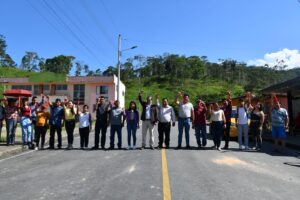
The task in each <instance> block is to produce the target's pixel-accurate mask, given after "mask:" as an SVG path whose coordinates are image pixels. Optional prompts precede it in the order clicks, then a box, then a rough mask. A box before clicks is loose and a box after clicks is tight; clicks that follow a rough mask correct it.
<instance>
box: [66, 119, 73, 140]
mask: <svg viewBox="0 0 300 200" xmlns="http://www.w3.org/2000/svg"><path fill="white" fill-rule="evenodd" d="M65 122H66V123H65V127H66V131H67V135H68V144H69V145H72V144H73V140H74V129H75V123H76V122H75V119H74V120H66V121H65Z"/></svg>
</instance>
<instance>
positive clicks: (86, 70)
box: [83, 65, 90, 74]
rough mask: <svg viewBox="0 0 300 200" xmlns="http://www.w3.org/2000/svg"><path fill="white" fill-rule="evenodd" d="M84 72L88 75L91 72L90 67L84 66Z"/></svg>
mask: <svg viewBox="0 0 300 200" xmlns="http://www.w3.org/2000/svg"><path fill="white" fill-rule="evenodd" d="M83 71H84V73H85V74H88V73H89V71H90V67H89V66H88V65H84V66H83Z"/></svg>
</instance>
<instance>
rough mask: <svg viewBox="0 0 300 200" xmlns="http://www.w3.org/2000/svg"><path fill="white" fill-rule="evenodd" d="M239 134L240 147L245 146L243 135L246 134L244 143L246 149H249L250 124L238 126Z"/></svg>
mask: <svg viewBox="0 0 300 200" xmlns="http://www.w3.org/2000/svg"><path fill="white" fill-rule="evenodd" d="M238 133H239V136H238V137H239V145H240V147H241V146H242V145H243V133H244V140H245V141H244V142H245V147H248V124H238Z"/></svg>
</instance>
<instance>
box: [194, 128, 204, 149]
mask: <svg viewBox="0 0 300 200" xmlns="http://www.w3.org/2000/svg"><path fill="white" fill-rule="evenodd" d="M195 134H196V140H197V144H198V145H199V146H201V145H202V146H206V124H199V125H195ZM201 136H202V144H201V141H200V137H201Z"/></svg>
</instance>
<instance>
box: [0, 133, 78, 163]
mask: <svg viewBox="0 0 300 200" xmlns="http://www.w3.org/2000/svg"><path fill="white" fill-rule="evenodd" d="M78 136H79V132H75V133H74V137H78ZM67 138H68V136H67V135H64V136H62V141H63V142H64V141H66V140H67ZM45 145H46V146H47V145H49V138H48V139H47V140H46V141H45ZM27 151H34V150H29V149H23V147H22V145H20V146H19V145H17V146H15V148H13V149H10V150H7V151H3V152H0V159H4V158H8V157H11V156H14V155H17V154H20V153H23V152H27Z"/></svg>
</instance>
